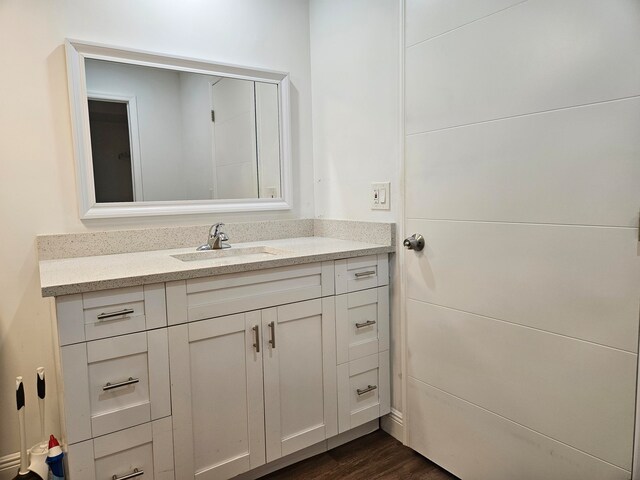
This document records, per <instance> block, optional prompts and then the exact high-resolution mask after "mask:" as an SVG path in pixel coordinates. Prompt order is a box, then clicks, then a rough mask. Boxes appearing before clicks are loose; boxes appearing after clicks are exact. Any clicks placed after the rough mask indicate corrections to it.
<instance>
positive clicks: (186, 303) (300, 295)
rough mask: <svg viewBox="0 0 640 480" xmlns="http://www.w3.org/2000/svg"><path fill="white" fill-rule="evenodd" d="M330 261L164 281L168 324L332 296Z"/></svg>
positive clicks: (331, 266) (332, 274)
mask: <svg viewBox="0 0 640 480" xmlns="http://www.w3.org/2000/svg"><path fill="white" fill-rule="evenodd" d="M333 278H334V269H333V262H323V263H310V264H306V265H294V266H291V267H280V268H270V269H268V270H258V271H253V272H242V273H231V274H228V275H220V276H216V277H205V278H195V279H192V280H181V281H176V282H168V283H167V284H166V285H167V317H168V323H169V325H176V324H180V323H185V322H192V321H195V320H204V319H206V318H213V317H222V316H225V315H231V314H234V313H240V312H248V311H251V310H258V309H261V308H268V307H274V306H277V305H284V304H287V303H294V302H300V301H303V300H311V299H314V298H320V297H322V296H327V295H333V292H334V289H333Z"/></svg>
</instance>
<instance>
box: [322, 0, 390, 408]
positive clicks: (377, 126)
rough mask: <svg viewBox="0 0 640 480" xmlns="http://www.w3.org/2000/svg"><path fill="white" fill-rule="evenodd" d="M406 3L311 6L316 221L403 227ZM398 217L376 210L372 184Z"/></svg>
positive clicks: (365, 0) (384, 0)
mask: <svg viewBox="0 0 640 480" xmlns="http://www.w3.org/2000/svg"><path fill="white" fill-rule="evenodd" d="M400 6H401V0H311V2H310V20H311V28H310V32H311V73H312V78H313V93H312V98H313V155H314V171H315V203H316V216H317V217H320V218H322V217H325V218H338V219H351V220H371V221H395V222H397V223H398V224H399V225H398V232H399V233H398V235H400V232H401V231H402V229H401V225H400V222H401V209H400V203H399V202H400V198H401V197H400V195H399V192H400V188H401V186H400V178H401V177H400V157H401V118H400V51H401V46H400V40H401V39H400V32H399V29H400V24H401V23H400ZM376 181H390V182H391V210H390V211H384V210H371V208H370V197H369V190H370V184H371V182H376ZM391 277H392V282H391V340H392V344H391V352H392V365H391V370H392V401H391V405H392V407H393V408H395V409H396V410H401V403H402V397H401V370H400V363H401V362H400V359H401V357H400V351H401V348H400V295H399V293H400V288H399V287H400V279H399V272H398V264H397V258H396V256H394V255H392V265H391Z"/></svg>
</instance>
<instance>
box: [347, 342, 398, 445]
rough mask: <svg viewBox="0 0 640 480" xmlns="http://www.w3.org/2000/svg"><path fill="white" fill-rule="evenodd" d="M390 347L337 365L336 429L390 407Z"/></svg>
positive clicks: (362, 420)
mask: <svg viewBox="0 0 640 480" xmlns="http://www.w3.org/2000/svg"><path fill="white" fill-rule="evenodd" d="M389 383H390V378H389V351H388V350H387V351H384V352H380V353H377V354H375V355H369V356H368V357H364V358H360V359H358V360H353V361H351V362H349V363H343V364H342V365H338V432H339V433H343V432H346V431H347V430H350V429H352V428H355V427H357V426H358V425H362V424H363V423H367V422H369V421H371V420H374V419H376V418H378V417H381V416H382V415H386V414H387V413H389V412H390V411H391V405H390V401H391V400H390V387H389Z"/></svg>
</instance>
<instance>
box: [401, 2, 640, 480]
mask: <svg viewBox="0 0 640 480" xmlns="http://www.w3.org/2000/svg"><path fill="white" fill-rule="evenodd" d="M405 6H406V11H405V18H406V32H405V33H406V35H405V82H406V83H405V113H406V116H405V132H406V143H405V146H406V154H405V185H406V191H405V202H406V204H405V229H406V232H407V233H408V234H412V233H414V232H417V233H422V234H423V235H424V237H425V240H426V247H425V249H424V250H423V251H422V252H419V253H416V252H414V251H406V253H405V255H406V257H405V259H406V299H405V301H406V314H407V315H406V329H407V331H406V339H407V340H406V341H407V356H406V364H407V411H406V420H407V421H406V425H407V440H408V444H409V445H410V446H411V447H412V448H414V449H415V450H417V451H419V452H420V453H422V454H424V455H425V456H426V457H428V458H430V459H431V460H433V461H434V462H436V463H438V464H440V465H441V466H443V467H444V468H446V469H447V470H449V471H451V472H452V473H454V474H455V475H457V476H459V477H460V478H462V479H464V480H468V479H487V480H501V479H504V480H512V479H516V478H517V479H519V480H526V479H532V480H533V479H545V480H549V479H558V480H567V479H576V480H577V479H581V480H585V479H594V480H596V479H597V480H602V479H628V478H630V476H631V471H632V458H633V437H634V412H635V405H636V400H635V394H636V378H637V376H636V374H637V372H636V369H637V355H638V319H639V294H640V259H639V251H640V247H639V245H638V209H639V208H640V134H639V132H640V97H639V96H640V69H639V68H638V58H640V29H638V25H640V8H639V6H638V3H637V1H633V0H619V1H617V2H613V3H611V2H599V1H596V0H588V1H585V0H565V1H562V2H558V1H555V0H529V1H524V2H523V1H520V0H491V1H486V2H444V1H436V2H423V1H419V0H406V2H405Z"/></svg>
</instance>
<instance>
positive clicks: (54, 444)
mask: <svg viewBox="0 0 640 480" xmlns="http://www.w3.org/2000/svg"><path fill="white" fill-rule="evenodd" d="M59 446H60V444H59V443H58V440H56V437H54V436H53V435H51V436H49V449H51V448H53V447H59Z"/></svg>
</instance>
